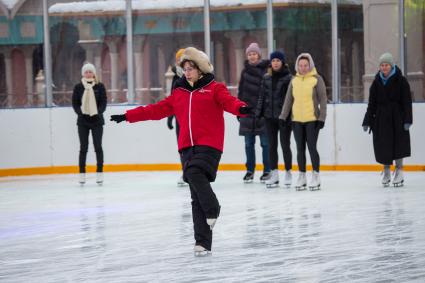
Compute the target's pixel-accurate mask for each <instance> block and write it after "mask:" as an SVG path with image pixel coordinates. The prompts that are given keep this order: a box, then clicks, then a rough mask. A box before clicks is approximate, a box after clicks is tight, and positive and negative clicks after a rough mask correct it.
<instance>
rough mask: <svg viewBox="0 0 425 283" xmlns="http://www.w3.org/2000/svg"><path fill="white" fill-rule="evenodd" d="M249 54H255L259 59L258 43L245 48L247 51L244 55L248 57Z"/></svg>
mask: <svg viewBox="0 0 425 283" xmlns="http://www.w3.org/2000/svg"><path fill="white" fill-rule="evenodd" d="M249 52H257V54H258V55H259V56H260V57H261V50H260V46H258V43H256V42H253V43H251V44H250V45H249V46H248V47H247V49H246V50H245V54H246V55H248V53H249Z"/></svg>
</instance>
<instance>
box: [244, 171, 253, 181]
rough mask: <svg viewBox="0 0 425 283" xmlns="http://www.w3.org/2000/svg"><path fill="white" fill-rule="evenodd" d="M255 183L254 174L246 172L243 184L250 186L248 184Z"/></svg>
mask: <svg viewBox="0 0 425 283" xmlns="http://www.w3.org/2000/svg"><path fill="white" fill-rule="evenodd" d="M253 181H254V173H252V172H249V171H248V172H246V174H245V176H244V177H243V182H244V183H245V184H248V183H252V182H253Z"/></svg>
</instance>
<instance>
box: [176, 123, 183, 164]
mask: <svg viewBox="0 0 425 283" xmlns="http://www.w3.org/2000/svg"><path fill="white" fill-rule="evenodd" d="M179 133H180V126H179V123H178V122H177V118H176V137H177V143H178V142H179ZM180 163H181V165H182V169H183V165H184V164H183V158H182V156H181V155H180Z"/></svg>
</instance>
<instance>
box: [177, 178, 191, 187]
mask: <svg viewBox="0 0 425 283" xmlns="http://www.w3.org/2000/svg"><path fill="white" fill-rule="evenodd" d="M188 185H189V184H188V183H186V182H185V181H184V180H183V176H181V177H180V179H179V180H178V181H177V187H186V186H188Z"/></svg>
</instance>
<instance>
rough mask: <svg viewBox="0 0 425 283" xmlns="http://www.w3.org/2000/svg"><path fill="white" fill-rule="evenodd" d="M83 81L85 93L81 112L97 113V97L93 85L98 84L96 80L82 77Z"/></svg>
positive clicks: (87, 113)
mask: <svg viewBox="0 0 425 283" xmlns="http://www.w3.org/2000/svg"><path fill="white" fill-rule="evenodd" d="M81 82H82V83H83V86H84V94H83V98H82V99H81V112H83V114H86V115H90V116H94V115H97V114H98V112H97V104H96V97H95V96H94V91H93V86H94V85H95V84H96V81H95V80H87V79H86V78H82V79H81Z"/></svg>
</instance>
